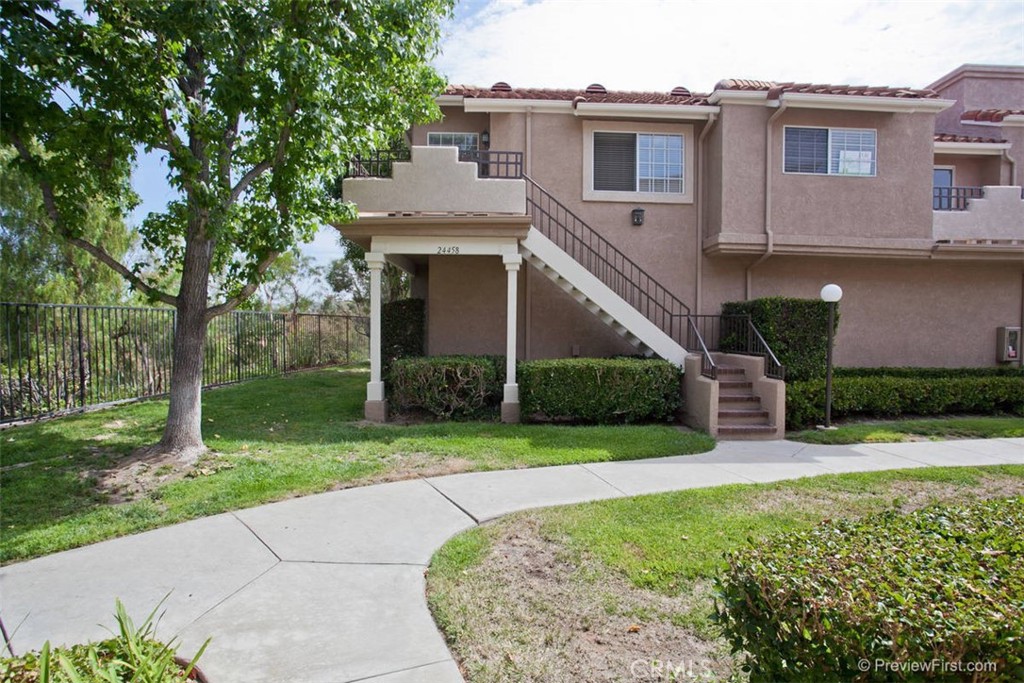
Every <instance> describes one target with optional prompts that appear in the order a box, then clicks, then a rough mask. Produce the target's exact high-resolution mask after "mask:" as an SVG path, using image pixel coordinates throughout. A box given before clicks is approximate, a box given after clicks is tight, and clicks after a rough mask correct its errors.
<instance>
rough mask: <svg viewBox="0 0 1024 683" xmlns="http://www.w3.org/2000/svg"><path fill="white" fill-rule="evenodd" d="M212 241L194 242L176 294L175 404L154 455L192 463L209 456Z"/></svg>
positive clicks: (173, 376) (173, 388)
mask: <svg viewBox="0 0 1024 683" xmlns="http://www.w3.org/2000/svg"><path fill="white" fill-rule="evenodd" d="M212 253H213V250H212V248H211V245H210V244H209V241H208V240H205V239H204V240H199V239H197V240H191V241H189V243H188V244H187V245H186V247H185V263H184V268H183V269H182V273H181V289H180V291H179V293H178V305H177V311H178V314H177V319H176V321H175V328H174V354H173V356H174V358H173V364H174V365H173V369H172V371H171V404H170V407H169V408H168V410H167V424H166V425H165V426H164V435H163V438H161V439H160V443H159V444H158V445H157V447H156V450H157V451H159V452H160V453H161V454H174V455H176V456H177V457H178V459H179V460H181V461H183V462H186V463H192V462H195V460H196V459H198V458H199V456H200V455H202V453H203V451H205V450H206V446H205V445H204V444H203V407H202V406H203V404H202V390H203V354H204V350H205V347H206V329H207V326H208V324H209V321H208V320H207V319H206V305H207V293H208V289H209V280H210V255H211V254H212Z"/></svg>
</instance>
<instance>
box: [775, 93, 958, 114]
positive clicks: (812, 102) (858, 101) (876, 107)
mask: <svg viewBox="0 0 1024 683" xmlns="http://www.w3.org/2000/svg"><path fill="white" fill-rule="evenodd" d="M780 99H781V101H782V102H784V103H785V104H786V106H787V107H789V108H791V109H838V110H843V111H876V112H891V113H894V114H914V113H918V112H925V113H932V114H937V113H938V112H940V111H943V110H945V109H948V108H949V107H952V106H953V105H954V104H956V102H955V101H954V100H940V99H922V98H897V97H876V96H871V95H824V94H819V93H803V92H788V93H784V94H783V95H782V96H781V97H780Z"/></svg>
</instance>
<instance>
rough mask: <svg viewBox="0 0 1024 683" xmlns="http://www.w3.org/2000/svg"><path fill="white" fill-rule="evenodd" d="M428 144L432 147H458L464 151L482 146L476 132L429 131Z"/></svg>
mask: <svg viewBox="0 0 1024 683" xmlns="http://www.w3.org/2000/svg"><path fill="white" fill-rule="evenodd" d="M427 144H428V145H429V146H431V147H458V148H459V150H461V151H463V152H475V151H476V150H477V149H478V148H479V146H480V136H479V135H477V134H476V133H427Z"/></svg>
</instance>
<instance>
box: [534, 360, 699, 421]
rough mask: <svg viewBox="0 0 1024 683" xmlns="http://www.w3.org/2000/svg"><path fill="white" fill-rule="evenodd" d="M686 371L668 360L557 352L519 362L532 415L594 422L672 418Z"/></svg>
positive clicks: (680, 395)
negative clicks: (548, 357)
mask: <svg viewBox="0 0 1024 683" xmlns="http://www.w3.org/2000/svg"><path fill="white" fill-rule="evenodd" d="M681 377H682V374H681V372H680V370H679V368H677V367H676V366H674V365H672V364H671V363H669V362H667V361H656V360H647V359H643V360H641V359H635V358H616V359H612V358H559V359H554V360H537V361H530V362H526V363H523V364H521V365H520V366H519V396H520V401H521V404H522V413H523V415H524V416H527V417H530V418H532V419H536V418H538V417H539V418H542V419H548V420H566V421H572V422H593V423H599V424H607V423H617V422H653V421H664V420H670V419H672V418H673V417H674V415H675V413H676V411H677V410H678V409H679V406H680V405H681V400H682V394H681V390H682V389H681Z"/></svg>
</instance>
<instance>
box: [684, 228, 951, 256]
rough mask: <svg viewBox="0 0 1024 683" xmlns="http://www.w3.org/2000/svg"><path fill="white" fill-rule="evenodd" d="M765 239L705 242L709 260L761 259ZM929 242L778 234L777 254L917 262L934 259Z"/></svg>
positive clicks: (734, 236)
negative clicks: (713, 258)
mask: <svg viewBox="0 0 1024 683" xmlns="http://www.w3.org/2000/svg"><path fill="white" fill-rule="evenodd" d="M764 244H765V237H764V235H749V234H728V233H722V234H719V235H715V236H714V237H710V238H707V239H705V240H704V253H705V254H707V255H708V256H716V255H722V256H731V255H760V254H763V253H764ZM934 244H935V243H934V242H933V241H932V240H929V239H893V238H854V237H847V238H835V237H824V236H820V235H786V234H781V235H780V234H778V232H776V234H775V239H774V246H773V250H772V251H773V253H774V254H775V255H778V256H842V257H844V258H850V257H853V258H858V257H860V258H914V259H926V258H929V257H930V256H931V252H932V247H933V246H934Z"/></svg>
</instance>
